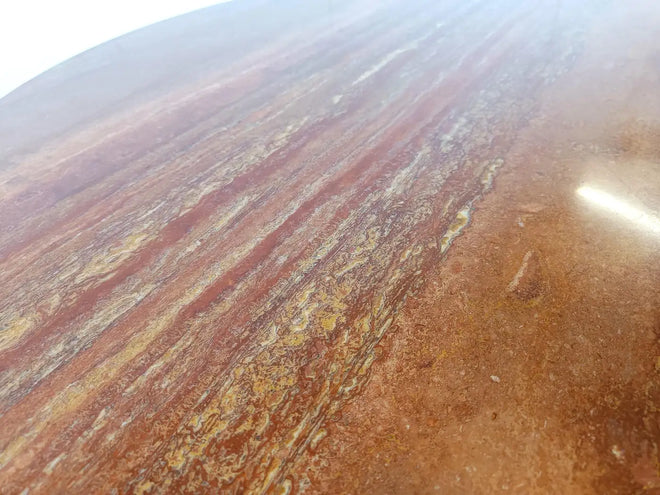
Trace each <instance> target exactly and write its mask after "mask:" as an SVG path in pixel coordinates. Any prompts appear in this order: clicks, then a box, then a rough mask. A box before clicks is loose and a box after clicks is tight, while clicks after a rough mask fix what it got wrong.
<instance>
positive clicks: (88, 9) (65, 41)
mask: <svg viewBox="0 0 660 495" xmlns="http://www.w3.org/2000/svg"><path fill="white" fill-rule="evenodd" d="M223 1H224V2H226V1H229V0H87V1H85V0H0V64H1V65H0V98H1V97H2V96H4V95H6V94H7V93H9V92H10V91H12V90H13V89H15V88H17V87H18V86H20V85H21V84H23V83H25V82H27V81H29V80H30V79H32V78H33V77H35V76H37V75H39V74H40V73H42V72H44V71H45V70H47V69H49V68H51V67H53V66H54V65H57V64H59V63H60V62H63V61H64V60H66V59H68V58H70V57H73V56H74V55H77V54H78V53H80V52H83V51H85V50H87V49H88V48H92V47H94V46H96V45H98V44H100V43H103V42H104V41H108V40H110V39H112V38H116V37H117V36H120V35H122V34H125V33H128V32H130V31H133V30H135V29H138V28H140V27H143V26H148V25H149V24H153V23H155V22H158V21H161V20H164V19H168V18H170V17H175V16H177V15H180V14H183V13H186V12H190V11H193V10H197V9H200V8H202V7H207V6H209V5H214V4H216V3H222V2H223Z"/></svg>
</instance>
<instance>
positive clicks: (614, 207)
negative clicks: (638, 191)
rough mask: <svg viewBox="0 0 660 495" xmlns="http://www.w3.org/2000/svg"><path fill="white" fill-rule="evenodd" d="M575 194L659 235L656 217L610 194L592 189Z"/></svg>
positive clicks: (583, 189)
mask: <svg viewBox="0 0 660 495" xmlns="http://www.w3.org/2000/svg"><path fill="white" fill-rule="evenodd" d="M577 193H578V195H580V196H582V197H583V198H585V199H587V200H589V201H591V202H592V203H594V204H596V205H598V206H600V207H601V208H604V209H606V210H608V211H610V212H612V213H616V214H617V215H619V216H621V217H623V218H625V219H626V220H630V221H631V222H633V223H635V224H637V225H638V226H640V227H641V228H643V229H644V230H647V231H649V232H654V233H656V234H660V218H658V217H657V216H656V215H653V214H651V213H646V212H644V211H642V210H640V209H639V208H635V207H634V206H632V205H630V204H628V203H626V202H625V201H623V200H621V199H619V198H617V197H615V196H612V195H611V194H608V193H606V192H604V191H600V190H598V189H594V188H593V187H589V186H584V187H581V188H579V189H578V190H577Z"/></svg>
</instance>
